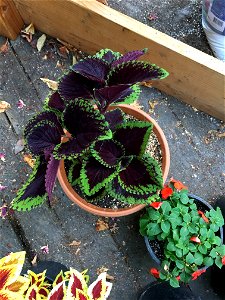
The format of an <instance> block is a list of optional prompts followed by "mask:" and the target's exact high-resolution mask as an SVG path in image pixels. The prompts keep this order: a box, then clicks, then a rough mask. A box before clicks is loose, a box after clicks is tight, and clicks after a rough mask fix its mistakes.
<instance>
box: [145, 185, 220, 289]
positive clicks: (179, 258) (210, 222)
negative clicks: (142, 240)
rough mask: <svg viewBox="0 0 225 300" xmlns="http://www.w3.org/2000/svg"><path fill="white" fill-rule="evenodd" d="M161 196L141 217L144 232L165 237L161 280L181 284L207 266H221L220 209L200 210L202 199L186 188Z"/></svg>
mask: <svg viewBox="0 0 225 300" xmlns="http://www.w3.org/2000/svg"><path fill="white" fill-rule="evenodd" d="M160 200H161V203H162V204H161V206H160V207H159V208H157V209H155V208H154V207H152V206H149V207H148V208H147V209H146V213H145V214H144V215H143V216H142V217H141V218H140V233H141V235H143V236H147V237H148V239H149V241H151V240H158V241H163V251H164V252H163V253H162V255H163V256H164V258H165V259H166V260H164V261H162V262H161V268H160V273H159V274H160V276H159V277H160V280H166V281H169V283H170V285H171V286H173V287H179V282H184V283H188V282H189V281H190V280H191V279H196V278H197V277H198V276H199V275H200V274H201V273H202V272H204V270H202V268H203V267H209V266H211V265H213V264H216V265H217V266H218V267H219V268H221V267H222V265H223V262H222V258H223V257H224V256H225V245H222V241H221V238H220V237H219V236H218V235H219V228H220V227H221V226H223V225H224V219H223V216H222V214H221V211H220V209H219V208H217V209H216V210H214V209H210V210H209V209H207V208H206V211H205V212H202V211H199V210H198V208H197V206H196V204H197V203H198V202H197V201H195V200H194V199H192V198H190V197H189V196H188V191H187V190H186V189H182V190H180V191H179V190H175V189H174V188H173V192H172V194H171V195H170V196H169V197H167V199H166V200H164V199H162V198H161V199H160ZM202 214H203V215H204V216H203V215H202ZM193 238H198V239H199V240H198V239H197V240H196V241H195V240H193ZM194 272H196V273H194ZM196 274H197V275H196Z"/></svg>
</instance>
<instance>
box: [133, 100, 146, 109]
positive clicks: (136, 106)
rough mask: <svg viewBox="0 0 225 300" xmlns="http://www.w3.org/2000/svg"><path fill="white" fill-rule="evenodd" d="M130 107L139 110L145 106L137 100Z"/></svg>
mask: <svg viewBox="0 0 225 300" xmlns="http://www.w3.org/2000/svg"><path fill="white" fill-rule="evenodd" d="M130 105H131V106H133V107H135V108H137V109H142V108H143V105H140V104H139V103H138V101H137V100H136V101H134V102H133V103H131V104H130Z"/></svg>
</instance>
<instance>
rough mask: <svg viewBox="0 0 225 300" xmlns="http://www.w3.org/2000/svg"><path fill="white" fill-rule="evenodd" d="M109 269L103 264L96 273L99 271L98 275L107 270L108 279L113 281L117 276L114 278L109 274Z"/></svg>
mask: <svg viewBox="0 0 225 300" xmlns="http://www.w3.org/2000/svg"><path fill="white" fill-rule="evenodd" d="M108 270H109V269H108V268H106V267H104V266H102V267H100V268H98V269H97V271H96V273H97V274H98V275H100V274H101V273H104V272H105V273H106V279H108V280H111V281H113V280H114V279H115V278H114V276H112V275H109V274H108V273H107V271H108Z"/></svg>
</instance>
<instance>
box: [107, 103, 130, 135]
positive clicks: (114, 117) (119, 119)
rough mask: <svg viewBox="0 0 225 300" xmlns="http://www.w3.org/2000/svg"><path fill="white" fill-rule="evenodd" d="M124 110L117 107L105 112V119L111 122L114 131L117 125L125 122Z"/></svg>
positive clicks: (110, 125) (110, 126)
mask: <svg viewBox="0 0 225 300" xmlns="http://www.w3.org/2000/svg"><path fill="white" fill-rule="evenodd" d="M124 115H125V114H124V112H123V111H122V109H120V108H116V109H113V110H110V111H107V112H106V113H105V119H106V121H107V122H108V123H109V128H110V129H111V130H112V131H114V129H115V127H116V126H117V125H119V124H121V123H123V122H124V120H125V119H124Z"/></svg>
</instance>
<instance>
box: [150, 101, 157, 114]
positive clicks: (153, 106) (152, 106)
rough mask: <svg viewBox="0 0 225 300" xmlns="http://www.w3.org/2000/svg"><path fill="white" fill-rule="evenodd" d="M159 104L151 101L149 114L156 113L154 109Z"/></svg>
mask: <svg viewBox="0 0 225 300" xmlns="http://www.w3.org/2000/svg"><path fill="white" fill-rule="evenodd" d="M158 103H159V102H158V101H156V100H153V101H152V100H151V101H148V104H149V106H150V110H149V112H153V111H154V109H155V106H156V105H157V104H158Z"/></svg>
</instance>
